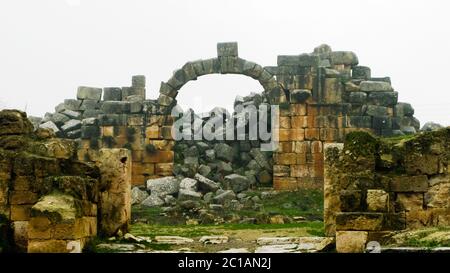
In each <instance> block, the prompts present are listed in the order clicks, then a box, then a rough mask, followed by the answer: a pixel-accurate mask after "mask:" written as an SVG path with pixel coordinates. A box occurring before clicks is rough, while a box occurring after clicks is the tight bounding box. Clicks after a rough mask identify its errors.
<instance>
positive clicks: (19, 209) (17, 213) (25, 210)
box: [10, 205, 32, 221]
mask: <svg viewBox="0 0 450 273" xmlns="http://www.w3.org/2000/svg"><path fill="white" fill-rule="evenodd" d="M31 206H32V205H11V210H10V212H11V216H10V220H11V221H28V220H29V219H30V211H31Z"/></svg>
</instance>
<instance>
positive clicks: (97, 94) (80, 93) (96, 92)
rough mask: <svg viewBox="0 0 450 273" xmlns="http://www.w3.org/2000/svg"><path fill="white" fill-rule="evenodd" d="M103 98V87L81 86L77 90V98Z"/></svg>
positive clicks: (98, 99) (97, 99)
mask: <svg viewBox="0 0 450 273" xmlns="http://www.w3.org/2000/svg"><path fill="white" fill-rule="evenodd" d="M101 98H102V89H101V88H94V87H87V86H80V87H78V90H77V99H79V100H96V101H100V99H101Z"/></svg>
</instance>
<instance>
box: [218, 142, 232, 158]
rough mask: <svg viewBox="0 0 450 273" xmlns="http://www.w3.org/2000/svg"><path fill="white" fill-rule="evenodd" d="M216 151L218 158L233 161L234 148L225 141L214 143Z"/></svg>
mask: <svg viewBox="0 0 450 273" xmlns="http://www.w3.org/2000/svg"><path fill="white" fill-rule="evenodd" d="M214 151H215V154H216V158H218V159H221V160H225V161H226V162H231V161H233V156H234V152H233V148H232V147H231V146H229V145H227V144H225V143H218V144H216V145H214Z"/></svg>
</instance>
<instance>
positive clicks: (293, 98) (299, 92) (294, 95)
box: [289, 89, 312, 103]
mask: <svg viewBox="0 0 450 273" xmlns="http://www.w3.org/2000/svg"><path fill="white" fill-rule="evenodd" d="M289 95H290V102H291V103H305V102H306V101H307V100H308V99H309V98H310V97H312V94H311V91H310V90H307V89H294V90H292V91H291V92H290V93H289Z"/></svg>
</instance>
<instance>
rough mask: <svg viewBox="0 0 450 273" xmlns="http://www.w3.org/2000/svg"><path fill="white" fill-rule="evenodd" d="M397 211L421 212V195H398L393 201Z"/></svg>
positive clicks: (422, 197)
mask: <svg viewBox="0 0 450 273" xmlns="http://www.w3.org/2000/svg"><path fill="white" fill-rule="evenodd" d="M395 202H396V206H397V210H398V211H411V210H422V209H423V202H424V195H423V193H398V194H397V198H396V200H395Z"/></svg>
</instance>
